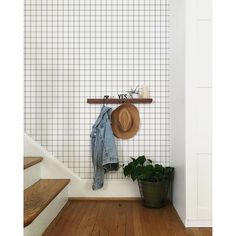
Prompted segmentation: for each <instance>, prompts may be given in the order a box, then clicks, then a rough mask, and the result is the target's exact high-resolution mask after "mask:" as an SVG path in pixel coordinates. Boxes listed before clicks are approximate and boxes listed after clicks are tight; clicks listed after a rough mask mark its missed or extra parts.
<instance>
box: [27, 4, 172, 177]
mask: <svg viewBox="0 0 236 236" xmlns="http://www.w3.org/2000/svg"><path fill="white" fill-rule="evenodd" d="M168 46H169V3H168V0H25V132H26V133H27V134H29V135H30V136H31V137H32V138H33V139H35V140H36V141H37V142H39V143H40V144H41V145H42V146H43V147H45V148H46V149H47V150H48V151H49V152H51V153H52V154H53V155H54V156H55V158H57V159H58V160H60V161H61V162H63V163H64V164H65V165H66V166H67V167H69V168H71V169H72V170H73V171H74V172H75V173H76V174H78V175H79V176H80V177H81V178H84V179H90V178H92V177H93V167H92V162H91V153H90V136H89V135H90V131H91V127H92V124H93V123H94V122H95V120H96V118H97V116H98V114H99V111H100V108H101V106H100V105H91V104H87V103H86V99H87V98H95V97H96V98H102V97H103V95H104V94H108V95H113V96H116V97H117V94H118V93H123V92H125V91H126V90H128V89H130V88H134V87H136V86H137V85H140V86H141V85H143V84H144V83H145V84H146V85H148V86H149V87H150V93H151V96H152V97H153V99H154V102H153V103H152V104H138V105H137V107H138V108H139V111H140V118H141V126H140V130H139V132H138V134H137V135H136V136H135V137H134V138H132V139H129V140H117V141H116V142H117V148H118V153H119V160H120V163H127V162H128V160H129V156H138V155H139V154H140V155H142V154H145V155H146V156H147V157H148V158H152V159H153V160H154V161H156V162H157V163H161V164H164V165H168V164H169V149H170V143H169V77H168V74H169V60H168V58H169V50H168ZM116 106H117V105H112V107H113V108H115V107H116ZM106 178H108V179H122V178H123V175H122V172H121V170H120V171H118V172H114V173H109V174H108V175H107V176H106Z"/></svg>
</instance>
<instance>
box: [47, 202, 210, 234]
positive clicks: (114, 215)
mask: <svg viewBox="0 0 236 236" xmlns="http://www.w3.org/2000/svg"><path fill="white" fill-rule="evenodd" d="M43 235H44V236H60V235H61V236H90V235H92V236H95V235H96V236H108V235H109V236H211V235H212V232H211V228H188V229H185V228H184V226H183V224H182V222H181V221H180V219H179V217H178V215H177V213H176V211H175V209H174V208H173V206H172V205H171V204H169V205H167V206H166V207H164V208H161V209H150V208H145V207H143V206H142V204H141V202H140V201H69V202H68V203H67V205H66V206H65V207H64V208H63V210H62V212H61V213H60V214H59V215H58V216H57V217H56V219H55V220H54V221H53V222H52V223H51V225H50V226H49V227H48V229H47V230H46V231H45V232H44V234H43Z"/></svg>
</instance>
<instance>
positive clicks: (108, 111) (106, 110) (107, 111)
mask: <svg viewBox="0 0 236 236" xmlns="http://www.w3.org/2000/svg"><path fill="white" fill-rule="evenodd" d="M111 109H112V108H111V107H107V106H104V105H103V106H102V108H101V111H100V114H99V116H98V118H97V120H96V122H95V124H94V125H93V127H94V128H95V127H97V126H98V125H99V123H100V122H101V121H102V119H103V118H104V115H105V114H107V115H108V118H110V114H111Z"/></svg>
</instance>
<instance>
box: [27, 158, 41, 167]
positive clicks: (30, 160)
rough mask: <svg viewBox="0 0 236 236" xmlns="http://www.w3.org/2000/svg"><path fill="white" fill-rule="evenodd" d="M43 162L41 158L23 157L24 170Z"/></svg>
mask: <svg viewBox="0 0 236 236" xmlns="http://www.w3.org/2000/svg"><path fill="white" fill-rule="evenodd" d="M42 160H43V158H42V157H24V169H26V168H29V167H31V166H33V165H35V164H37V163H39V162H41V161H42Z"/></svg>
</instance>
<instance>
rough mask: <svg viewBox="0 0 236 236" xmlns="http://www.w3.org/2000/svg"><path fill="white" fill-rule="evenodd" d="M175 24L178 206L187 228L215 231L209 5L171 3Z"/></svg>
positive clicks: (202, 1)
mask: <svg viewBox="0 0 236 236" xmlns="http://www.w3.org/2000/svg"><path fill="white" fill-rule="evenodd" d="M171 25H172V37H171V41H172V43H171V46H172V49H171V50H172V51H171V52H172V54H171V81H172V83H171V95H172V98H171V106H172V108H171V112H172V115H171V123H172V154H171V160H172V164H173V165H174V166H175V168H176V177H175V183H174V205H175V207H176V209H177V211H178V213H179V215H180V217H181V219H182V221H183V222H184V223H185V225H186V226H211V211H212V209H211V162H212V161H211V157H212V153H211V122H212V120H211V109H212V108H211V107H212V105H211V86H212V85H211V44H212V42H211V1H210V0H186V1H184V0H183V1H172V18H171ZM179 60H180V61H179Z"/></svg>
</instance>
